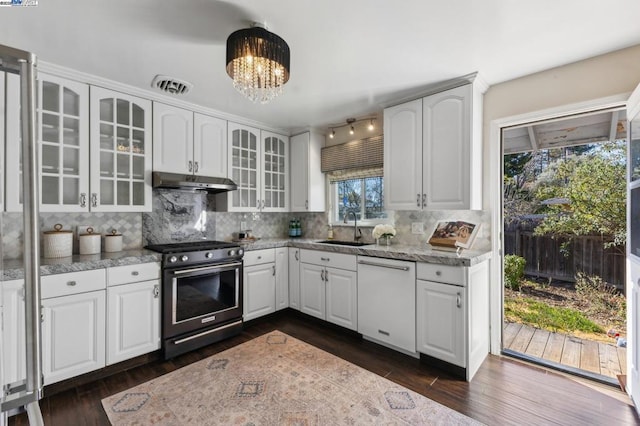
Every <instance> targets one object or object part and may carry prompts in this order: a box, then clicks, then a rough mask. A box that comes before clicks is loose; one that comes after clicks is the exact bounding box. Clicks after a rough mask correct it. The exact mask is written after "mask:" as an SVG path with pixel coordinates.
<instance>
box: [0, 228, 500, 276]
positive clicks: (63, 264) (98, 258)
mask: <svg viewBox="0 0 640 426" xmlns="http://www.w3.org/2000/svg"><path fill="white" fill-rule="evenodd" d="M317 241H318V240H317V239H299V238H267V239H262V240H257V241H255V242H250V243H240V245H242V246H243V247H244V249H245V250H247V251H251V250H262V249H269V248H277V247H298V248H303V249H311V250H324V251H328V252H332V253H345V254H357V255H360V256H372V257H382V258H387V259H398V260H408V261H412V262H428V263H437V264H441V265H452V266H471V265H475V264H478V263H481V262H484V261H485V260H487V259H489V258H491V251H490V250H463V251H462V252H461V253H460V254H459V255H458V254H456V253H453V252H447V251H440V250H433V249H431V247H430V246H428V245H426V244H425V245H424V246H422V247H417V246H409V245H403V244H392V245H391V246H377V245H375V244H370V245H365V246H360V247H353V246H343V245H334V244H323V243H318V242H317ZM161 261H162V255H161V254H160V253H156V252H154V251H151V250H145V249H140V250H127V251H120V252H116V253H100V254H92V255H82V256H81V255H73V256H72V257H63V258H57V259H44V258H43V259H40V274H41V275H52V274H62V273H65V272H77V271H86V270H90V269H100V268H108V267H110V266H123V265H135V264H139V263H148V262H161ZM2 266H3V269H2V274H1V276H2V279H3V280H4V281H6V280H16V279H21V278H23V277H24V263H23V261H22V260H6V261H4V262H3V264H2Z"/></svg>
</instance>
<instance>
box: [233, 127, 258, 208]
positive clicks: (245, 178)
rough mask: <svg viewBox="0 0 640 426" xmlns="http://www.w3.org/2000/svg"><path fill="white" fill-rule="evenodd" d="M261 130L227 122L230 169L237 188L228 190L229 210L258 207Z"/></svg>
mask: <svg viewBox="0 0 640 426" xmlns="http://www.w3.org/2000/svg"><path fill="white" fill-rule="evenodd" d="M259 137H260V131H259V130H258V129H255V128H253V127H247V126H243V125H240V124H236V123H232V122H229V128H228V138H229V148H230V151H231V155H230V156H229V170H230V171H231V173H230V174H231V179H232V180H233V181H234V182H235V183H236V184H237V185H238V189H237V190H235V191H231V192H229V195H228V196H229V200H230V201H229V206H228V210H230V211H256V210H260V207H261V200H260V181H259V179H260V172H261V165H260V161H259V160H260V139H259Z"/></svg>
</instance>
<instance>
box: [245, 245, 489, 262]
mask: <svg viewBox="0 0 640 426" xmlns="http://www.w3.org/2000/svg"><path fill="white" fill-rule="evenodd" d="M317 241H319V240H318V239H299V238H267V239H263V240H257V241H255V242H251V243H241V245H242V246H243V247H244V248H245V250H247V251H251V250H261V249H268V248H277V247H298V248H303V249H312V250H324V251H330V252H333V253H345V254H357V255H360V256H373V257H383V258H387V259H398V260H408V261H412V262H428V263H437V264H441V265H452V266H472V265H476V264H478V263H481V262H484V261H485V260H487V259H490V258H491V250H490V249H487V250H462V252H461V253H460V254H459V255H458V254H456V253H454V252H449V251H442V250H433V249H432V248H431V246H429V245H427V244H425V245H424V246H421V247H418V246H410V245H403V244H391V245H390V246H377V245H375V243H373V244H370V245H365V246H359V247H354V246H343V245H335V244H323V243H318V242H317Z"/></svg>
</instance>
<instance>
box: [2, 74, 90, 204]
mask: <svg viewBox="0 0 640 426" xmlns="http://www.w3.org/2000/svg"><path fill="white" fill-rule="evenodd" d="M11 77H15V78H9V79H7V115H6V116H7V132H6V134H7V151H6V152H7V176H9V179H8V180H10V181H11V182H14V184H11V185H8V186H7V211H21V210H22V190H21V184H20V182H22V179H21V170H20V164H21V161H20V160H21V156H22V154H21V143H20V81H19V78H18V77H17V76H11ZM37 84H38V103H37V121H38V147H39V174H40V211H55V212H83V211H88V209H89V204H88V196H87V195H88V187H89V179H88V177H89V174H88V173H89V161H88V158H89V133H88V130H89V128H88V112H89V108H88V99H89V86H88V85H86V84H82V83H78V82H74V81H71V80H66V79H62V78H58V77H55V76H51V75H47V74H45V73H39V74H38V81H37ZM14 178H15V179H14Z"/></svg>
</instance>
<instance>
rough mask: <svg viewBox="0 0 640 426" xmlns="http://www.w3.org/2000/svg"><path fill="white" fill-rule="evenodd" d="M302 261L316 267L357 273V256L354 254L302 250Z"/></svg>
mask: <svg viewBox="0 0 640 426" xmlns="http://www.w3.org/2000/svg"><path fill="white" fill-rule="evenodd" d="M300 261H301V262H304V263H313V264H314V265H322V266H328V267H331V268H338V269H346V270H348V271H355V270H356V269H357V265H356V256H355V255H353V254H343V253H332V252H330V251H319V250H305V249H302V250H300Z"/></svg>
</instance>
